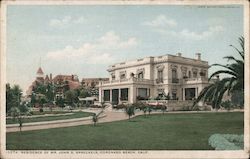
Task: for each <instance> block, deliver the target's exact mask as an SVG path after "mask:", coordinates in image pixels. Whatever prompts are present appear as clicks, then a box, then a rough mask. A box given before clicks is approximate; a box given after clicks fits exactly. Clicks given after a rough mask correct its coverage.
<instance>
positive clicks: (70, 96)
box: [65, 90, 78, 106]
mask: <svg viewBox="0 0 250 159" xmlns="http://www.w3.org/2000/svg"><path fill="white" fill-rule="evenodd" d="M77 98H78V97H77V94H76V92H75V91H74V90H69V91H67V92H65V100H66V101H67V102H68V103H69V104H70V105H71V106H72V105H73V103H74V102H75V101H76V100H77Z"/></svg>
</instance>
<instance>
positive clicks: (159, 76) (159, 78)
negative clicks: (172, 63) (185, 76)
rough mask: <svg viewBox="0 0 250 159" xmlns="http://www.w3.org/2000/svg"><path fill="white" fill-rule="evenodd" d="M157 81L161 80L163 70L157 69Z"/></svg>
mask: <svg viewBox="0 0 250 159" xmlns="http://www.w3.org/2000/svg"><path fill="white" fill-rule="evenodd" d="M158 82H160V83H162V82H163V70H158Z"/></svg>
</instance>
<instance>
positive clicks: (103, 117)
mask: <svg viewBox="0 0 250 159" xmlns="http://www.w3.org/2000/svg"><path fill="white" fill-rule="evenodd" d="M84 111H86V112H92V113H96V114H99V113H100V111H101V109H88V110H84ZM220 112H225V111H218V113H220ZM241 112H242V110H241ZM179 113H214V112H213V111H173V112H165V114H179ZM151 114H162V112H161V111H158V112H151ZM138 115H143V112H142V111H139V112H136V113H135V115H134V116H132V117H131V118H133V117H136V116H138ZM126 119H128V116H127V115H126V114H125V112H119V111H111V110H109V109H106V110H105V111H104V112H103V113H101V114H100V116H99V120H98V123H106V122H113V121H120V120H126ZM89 124H93V122H92V117H91V116H90V117H84V118H77V119H67V120H55V121H44V122H34V123H24V124H23V127H22V131H29V130H40V129H50V128H60V127H70V126H78V125H89ZM6 131H7V132H17V131H19V125H18V124H10V125H7V126H6Z"/></svg>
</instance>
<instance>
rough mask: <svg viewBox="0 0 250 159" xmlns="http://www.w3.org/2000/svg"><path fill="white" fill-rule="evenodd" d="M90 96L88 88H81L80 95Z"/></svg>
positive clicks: (82, 96)
mask: <svg viewBox="0 0 250 159" xmlns="http://www.w3.org/2000/svg"><path fill="white" fill-rule="evenodd" d="M90 96H91V95H90V93H89V91H88V90H87V89H84V88H82V89H80V94H79V97H81V98H86V97H90Z"/></svg>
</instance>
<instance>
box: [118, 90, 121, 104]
mask: <svg viewBox="0 0 250 159" xmlns="http://www.w3.org/2000/svg"><path fill="white" fill-rule="evenodd" d="M118 104H121V89H120V88H119V89H118Z"/></svg>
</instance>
